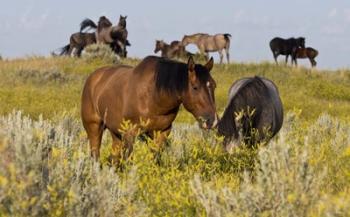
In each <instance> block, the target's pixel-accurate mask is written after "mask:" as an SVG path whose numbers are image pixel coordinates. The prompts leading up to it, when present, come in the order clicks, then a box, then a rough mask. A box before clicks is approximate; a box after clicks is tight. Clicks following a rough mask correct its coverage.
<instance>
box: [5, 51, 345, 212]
mask: <svg viewBox="0 0 350 217" xmlns="http://www.w3.org/2000/svg"><path fill="white" fill-rule="evenodd" d="M138 62H139V60H137V59H125V60H122V61H121V63H123V64H129V65H136V64H137V63H138ZM108 64H110V63H109V62H106V61H103V60H99V59H94V60H91V59H90V60H87V59H84V58H82V59H76V58H41V57H31V58H25V59H17V60H11V61H6V60H0V76H1V79H0V156H2V157H1V158H0V216H95V214H96V213H97V214H99V215H101V216H350V197H349V195H350V194H349V192H350V166H349V165H350V85H349V84H350V71H349V70H338V71H319V70H310V69H307V68H292V67H286V66H283V65H281V66H276V65H275V64H271V63H259V64H242V63H234V64H230V65H215V66H214V69H213V72H212V73H213V77H214V79H215V80H216V82H217V89H216V92H215V94H216V103H217V108H218V111H219V113H222V112H223V110H224V108H225V106H226V104H227V92H228V89H229V87H230V86H231V84H232V83H233V82H234V81H235V80H237V79H239V78H242V77H246V76H254V75H260V76H264V77H267V78H269V79H271V80H272V81H274V82H275V83H276V85H277V86H278V88H279V91H280V95H281V98H282V101H283V105H284V108H285V121H284V125H283V128H282V130H281V132H280V133H279V134H278V136H277V137H276V138H275V139H274V140H273V141H272V142H271V143H269V144H268V145H266V146H261V147H257V148H255V149H248V148H245V147H240V148H237V149H235V151H234V153H233V154H228V153H226V152H225V151H224V150H223V148H222V144H221V140H222V138H217V136H216V135H215V132H214V131H212V132H205V131H202V130H200V129H199V128H198V127H197V125H196V124H195V120H194V118H193V117H192V115H191V114H190V113H188V112H186V111H184V109H182V110H181V111H180V113H179V115H178V117H177V119H176V121H175V124H174V129H173V130H172V133H171V137H170V139H171V140H170V144H169V146H168V147H166V148H165V150H164V151H163V152H162V154H161V158H160V163H159V164H157V163H156V162H155V160H154V155H153V153H152V151H151V150H150V148H149V146H152V142H150V143H148V144H147V143H145V142H143V141H136V142H135V144H134V147H135V149H134V152H133V155H132V158H131V159H130V160H129V161H128V162H126V163H125V165H124V167H123V170H120V169H116V168H113V167H112V168H110V167H108V166H107V165H106V163H105V160H106V157H107V156H108V153H109V149H110V144H111V138H110V137H109V135H107V134H108V133H106V136H105V137H104V138H103V143H102V157H101V158H102V160H101V161H102V168H100V165H98V164H95V163H93V162H92V160H91V158H90V156H89V150H88V145H87V144H88V143H87V139H86V134H85V131H84V130H83V127H82V125H81V122H80V118H79V115H80V114H79V111H80V97H81V96H80V95H81V90H82V86H83V84H84V80H85V79H86V77H87V76H88V75H89V74H90V73H91V72H93V71H94V70H95V69H97V68H98V67H101V66H105V65H108ZM14 110H15V111H18V110H20V111H22V113H18V112H13V111H14ZM153 145H154V144H153Z"/></svg>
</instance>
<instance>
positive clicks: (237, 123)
mask: <svg viewBox="0 0 350 217" xmlns="http://www.w3.org/2000/svg"><path fill="white" fill-rule="evenodd" d="M282 122H283V105H282V101H281V99H280V97H279V93H278V89H277V86H276V85H275V84H274V83H273V82H272V81H271V80H269V79H266V78H262V77H258V76H255V77H249V78H242V79H240V80H238V81H236V82H235V83H234V84H233V85H232V86H231V88H230V90H229V101H228V106H227V107H226V108H225V112H224V114H223V116H222V118H221V120H220V121H219V123H218V132H219V135H222V136H224V145H225V148H226V150H228V151H231V150H232V148H233V147H235V146H237V145H239V144H240V142H241V141H244V143H245V144H246V145H249V146H253V145H255V144H257V143H260V142H267V141H269V140H270V139H271V138H272V137H273V136H274V135H275V134H276V133H277V132H278V131H279V130H280V129H281V127H282Z"/></svg>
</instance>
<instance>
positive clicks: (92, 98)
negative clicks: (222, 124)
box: [81, 56, 217, 162]
mask: <svg viewBox="0 0 350 217" xmlns="http://www.w3.org/2000/svg"><path fill="white" fill-rule="evenodd" d="M212 67H213V59H210V61H209V62H208V63H207V64H206V65H205V66H203V65H199V64H195V63H194V62H193V59H192V57H190V58H189V60H188V64H184V63H181V62H176V61H172V60H169V59H166V58H161V57H155V56H149V57H146V58H145V59H143V60H142V61H141V62H140V63H139V64H138V65H137V66H136V67H134V68H133V67H131V66H126V65H118V66H112V67H104V68H100V69H97V70H96V71H95V72H93V73H92V74H91V75H90V76H89V77H88V78H87V80H86V83H85V85H84V89H83V94H82V103H81V117H82V121H83V125H84V128H85V130H86V132H87V135H88V139H89V142H90V148H91V155H92V156H93V157H95V158H98V157H99V155H100V145H101V138H102V134H103V131H104V130H105V129H106V128H107V129H108V130H109V131H110V133H111V135H112V138H113V144H112V154H111V157H112V158H111V159H114V162H118V160H119V159H120V158H121V157H124V158H125V157H127V156H128V155H129V154H130V152H131V151H132V142H131V143H130V142H125V141H130V138H133V135H132V134H131V135H130V134H129V135H126V134H123V132H122V123H123V121H126V120H127V121H130V122H131V123H132V124H135V125H136V128H137V129H139V130H141V131H142V132H143V133H144V134H145V135H147V136H149V137H151V138H155V139H157V141H159V142H157V143H158V144H159V145H161V144H162V143H163V141H164V140H165V138H166V137H167V135H168V134H169V132H170V130H171V126H172V122H173V121H174V119H175V117H176V115H177V113H178V111H179V108H180V105H183V106H184V107H185V109H186V110H187V111H189V112H190V113H192V114H193V115H194V117H195V118H196V119H197V120H198V121H199V123H200V126H201V127H203V128H207V129H209V128H212V127H214V126H215V125H216V122H217V115H216V108H215V98H214V89H215V87H216V84H215V81H214V79H213V78H212V76H211V75H210V73H209V72H210V70H211V69H212ZM142 122H144V123H146V124H142ZM156 135H158V136H156Z"/></svg>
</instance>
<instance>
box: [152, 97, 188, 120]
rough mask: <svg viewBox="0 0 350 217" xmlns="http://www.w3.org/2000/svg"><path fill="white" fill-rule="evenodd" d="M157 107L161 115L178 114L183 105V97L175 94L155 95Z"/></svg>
mask: <svg viewBox="0 0 350 217" xmlns="http://www.w3.org/2000/svg"><path fill="white" fill-rule="evenodd" d="M153 97H154V102H155V106H156V107H157V108H158V110H159V111H158V112H159V114H162V115H167V114H171V113H177V112H178V110H179V107H180V105H181V104H182V97H181V96H176V95H173V94H168V93H164V92H163V91H162V92H160V93H155V94H154V96H153Z"/></svg>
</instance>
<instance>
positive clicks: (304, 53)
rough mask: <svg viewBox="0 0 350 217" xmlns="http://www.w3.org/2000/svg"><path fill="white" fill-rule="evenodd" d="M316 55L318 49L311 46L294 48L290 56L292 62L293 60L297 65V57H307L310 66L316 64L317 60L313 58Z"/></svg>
mask: <svg viewBox="0 0 350 217" xmlns="http://www.w3.org/2000/svg"><path fill="white" fill-rule="evenodd" d="M317 55H318V51H317V50H316V49H314V48H312V47H307V48H298V49H296V51H295V53H294V54H293V56H292V64H293V61H294V62H295V65H298V63H297V58H299V59H305V58H309V60H310V63H311V66H312V67H314V66H316V64H317V62H316V60H315V58H316V57H317Z"/></svg>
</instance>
